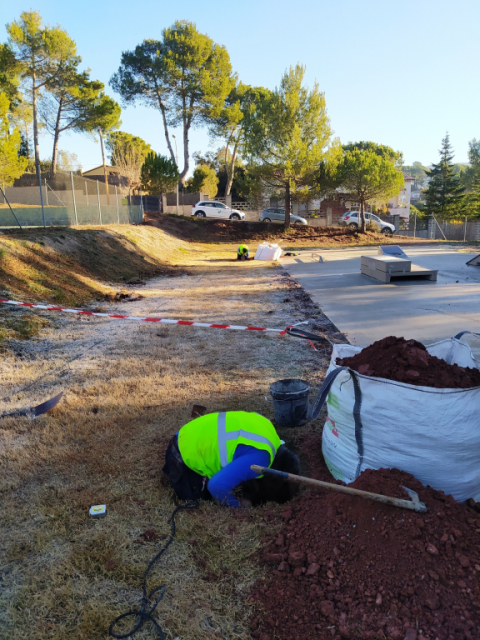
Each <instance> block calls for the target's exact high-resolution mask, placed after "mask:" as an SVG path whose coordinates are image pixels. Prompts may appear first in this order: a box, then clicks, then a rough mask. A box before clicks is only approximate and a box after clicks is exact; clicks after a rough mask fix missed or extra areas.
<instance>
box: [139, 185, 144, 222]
mask: <svg viewBox="0 0 480 640" xmlns="http://www.w3.org/2000/svg"><path fill="white" fill-rule="evenodd" d="M140 217H141V221H142V222H143V201H142V192H141V191H140V206H139V208H138V223H140Z"/></svg>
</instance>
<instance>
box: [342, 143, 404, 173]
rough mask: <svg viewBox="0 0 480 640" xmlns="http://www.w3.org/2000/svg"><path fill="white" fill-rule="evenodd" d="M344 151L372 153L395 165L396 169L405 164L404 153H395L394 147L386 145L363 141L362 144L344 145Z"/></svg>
mask: <svg viewBox="0 0 480 640" xmlns="http://www.w3.org/2000/svg"><path fill="white" fill-rule="evenodd" d="M342 149H343V150H344V151H353V150H354V149H358V150H359V151H372V152H373V153H375V154H376V155H377V156H380V157H381V158H385V160H388V161H389V162H391V163H393V164H394V165H395V166H396V167H401V166H402V163H403V153H402V152H401V151H394V150H393V149H392V147H388V146H387V145H386V144H377V143H376V142H370V141H365V140H361V141H360V142H349V143H348V144H343V145H342Z"/></svg>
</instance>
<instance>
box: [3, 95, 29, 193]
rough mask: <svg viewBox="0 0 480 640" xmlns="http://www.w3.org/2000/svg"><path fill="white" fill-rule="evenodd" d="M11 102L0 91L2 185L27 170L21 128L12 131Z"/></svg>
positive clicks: (10, 181)
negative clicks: (22, 152)
mask: <svg viewBox="0 0 480 640" xmlns="http://www.w3.org/2000/svg"><path fill="white" fill-rule="evenodd" d="M9 108H10V102H9V100H8V98H7V95H6V94H5V93H3V92H0V185H4V184H5V185H9V184H12V183H13V181H14V180H15V179H16V178H19V177H20V176H21V175H22V173H23V172H24V171H25V167H26V166H27V163H28V160H27V158H24V157H22V156H20V155H19V151H20V145H21V142H22V138H21V135H20V131H19V129H14V130H13V131H10V121H9V119H8V112H9Z"/></svg>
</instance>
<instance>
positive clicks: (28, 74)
mask: <svg viewBox="0 0 480 640" xmlns="http://www.w3.org/2000/svg"><path fill="white" fill-rule="evenodd" d="M7 32H8V35H9V45H10V47H11V49H12V51H13V53H14V54H15V59H16V60H17V62H18V63H19V65H20V76H21V77H22V79H23V80H24V82H25V83H26V85H27V87H28V90H29V95H30V96H31V100H32V115H33V138H34V150H35V165H36V167H37V173H38V174H39V178H40V148H39V143H38V98H39V93H40V92H41V91H42V89H44V88H46V87H47V86H48V87H49V88H53V87H54V85H55V82H56V80H57V77H58V75H59V73H60V71H61V69H62V67H63V66H65V65H66V64H68V63H69V62H70V63H72V64H75V61H77V60H78V56H77V50H76V45H75V42H74V41H73V40H72V39H71V38H70V37H69V36H68V34H67V33H66V32H65V31H64V30H63V29H61V28H60V27H58V26H57V27H50V26H49V25H45V24H44V23H43V20H42V16H41V15H40V13H38V11H25V12H23V13H22V14H21V15H20V19H19V20H16V21H14V22H12V23H10V24H7Z"/></svg>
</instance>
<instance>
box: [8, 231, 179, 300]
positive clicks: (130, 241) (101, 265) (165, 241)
mask: <svg viewBox="0 0 480 640" xmlns="http://www.w3.org/2000/svg"><path fill="white" fill-rule="evenodd" d="M185 251H186V249H185V243H184V242H182V241H181V240H177V239H176V238H174V237H172V236H170V235H169V234H166V233H163V232H162V231H159V230H157V229H153V228H152V227H144V226H141V227H134V226H128V227H127V226H122V225H119V226H116V225H115V226H109V227H103V228H101V227H89V228H82V229H79V230H76V229H69V228H61V229H55V228H54V229H47V230H43V229H42V230H38V229H28V230H25V231H24V232H20V231H12V232H9V233H7V232H3V233H2V235H0V291H1V290H3V295H7V296H8V297H10V296H13V297H16V298H26V299H28V300H30V301H34V300H44V301H48V302H56V303H57V304H58V303H62V304H72V305H80V304H83V303H85V302H89V301H91V300H92V299H99V298H102V297H103V294H104V293H105V292H107V291H109V290H110V289H111V287H110V286H108V284H107V283H126V282H128V281H129V280H131V279H139V278H140V279H141V278H148V277H151V276H154V275H160V274H162V273H165V272H167V271H172V263H173V262H174V261H175V258H176V257H177V258H179V257H180V256H181V255H182V252H185Z"/></svg>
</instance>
